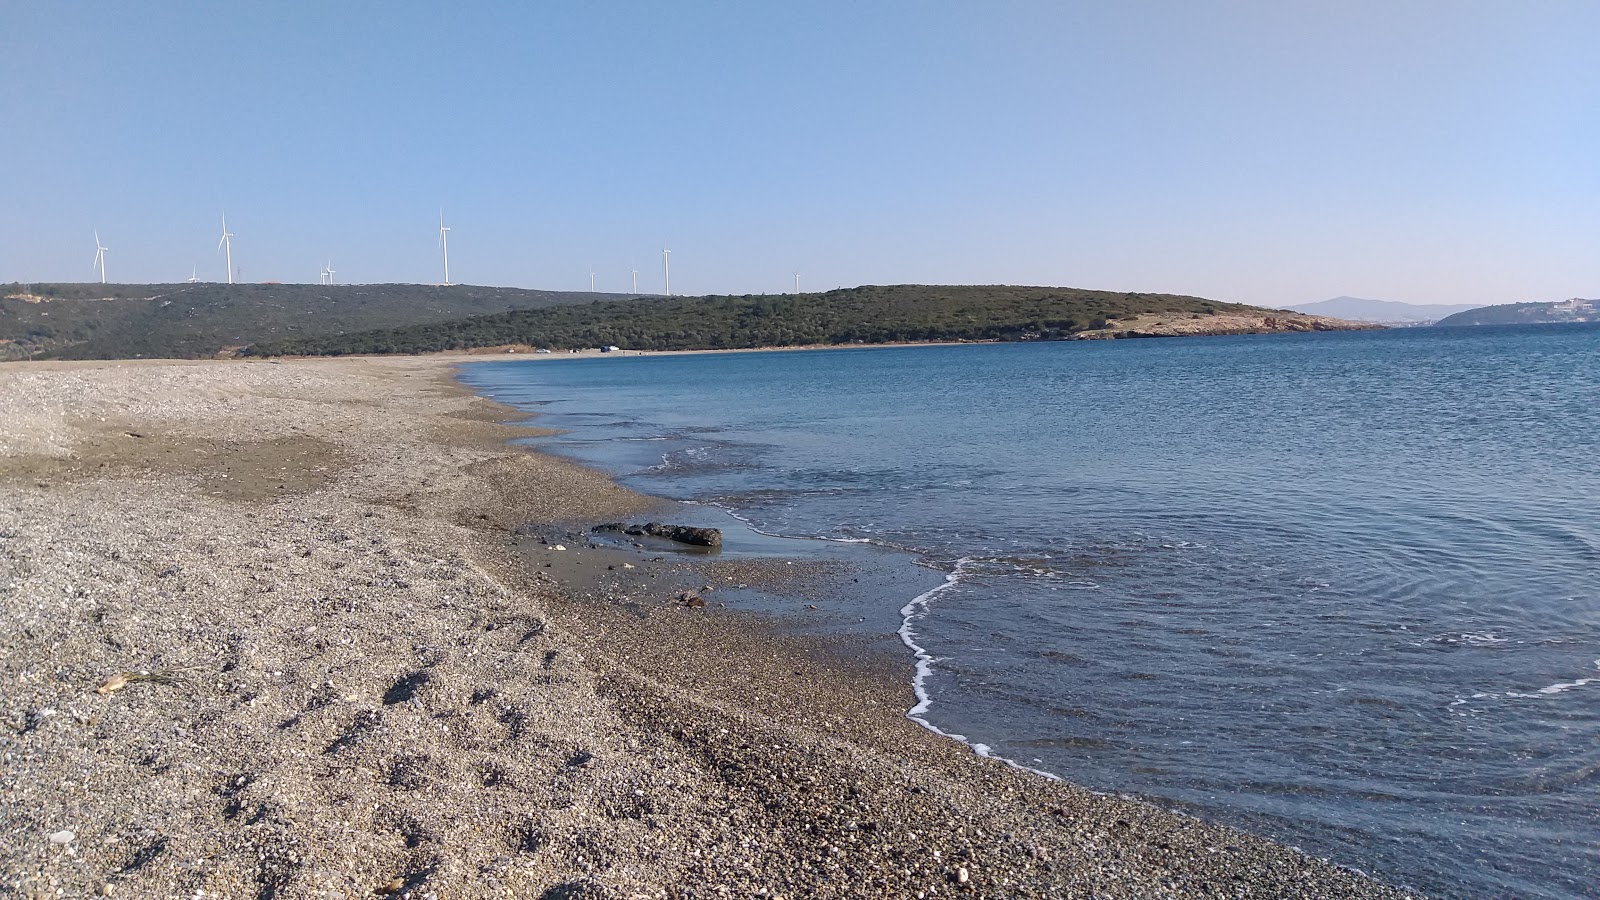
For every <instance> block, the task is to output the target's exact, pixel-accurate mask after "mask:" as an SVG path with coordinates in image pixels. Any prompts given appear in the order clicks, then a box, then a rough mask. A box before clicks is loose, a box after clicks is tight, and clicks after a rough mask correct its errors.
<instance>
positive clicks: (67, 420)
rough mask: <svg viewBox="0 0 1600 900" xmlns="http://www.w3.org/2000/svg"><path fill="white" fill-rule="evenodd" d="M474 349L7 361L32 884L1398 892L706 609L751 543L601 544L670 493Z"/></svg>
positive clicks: (449, 890)
mask: <svg viewBox="0 0 1600 900" xmlns="http://www.w3.org/2000/svg"><path fill="white" fill-rule="evenodd" d="M461 360H462V358H461V357H439V356H435V357H412V358H381V359H354V358H352V359H338V360H294V361H216V362H181V363H180V362H104V363H39V364H27V363H10V364H4V365H0V648H3V651H0V683H3V684H4V685H5V688H4V690H3V691H0V763H3V764H0V894H9V895H13V896H19V897H37V898H43V897H87V896H111V897H138V898H175V897H181V898H198V897H229V898H231V897H242V898H258V900H272V898H302V897H304V898H357V897H377V896H394V897H409V898H429V900H439V898H479V897H519V898H523V897H533V898H552V900H554V898H691V897H693V898H704V897H767V898H773V897H787V898H791V900H793V898H805V897H907V898H910V897H916V898H926V897H946V896H955V897H961V896H971V897H1106V898H1109V897H1141V898H1143V897H1208V896H1209V897H1312V898H1320V897H1326V898H1349V897H1399V896H1405V894H1403V893H1402V892H1399V891H1396V890H1393V889H1391V888H1388V887H1385V886H1383V885H1380V884H1378V883H1375V882H1373V881H1371V880H1368V879H1366V878H1364V877H1362V876H1360V875H1359V874H1357V873H1354V872H1351V871H1349V870H1345V869H1341V868H1338V867H1336V866H1333V865H1330V864H1328V863H1326V862H1322V861H1319V860H1316V859H1313V858H1310V857H1308V856H1305V855H1303V854H1301V853H1298V852H1296V851H1294V850H1292V849H1288V848H1285V847H1282V846H1279V845H1277V844H1274V843H1272V842H1269V841H1266V840H1263V839H1259V838H1256V837H1252V836H1249V835H1245V834H1242V833H1240V832H1238V831H1235V830H1232V829H1228V828H1224V827H1220V826H1214V825H1209V824H1206V823H1203V822H1200V821H1198V820H1196V819H1193V818H1189V817H1186V816H1182V815H1177V814H1174V813H1170V812H1166V811H1163V810H1160V809H1158V808H1156V807H1154V806H1152V805H1149V804H1146V803H1143V802H1140V801H1137V800H1133V799H1128V798H1119V797H1112V796H1107V795H1102V794H1097V793H1093V792H1090V791H1087V790H1084V789H1081V788H1077V787H1074V786H1073V785H1071V784H1068V783H1064V782H1057V781H1052V780H1048V779H1045V778H1042V777H1040V776H1037V775H1033V774H1030V773H1027V772H1022V771H1019V770H1017V769H1015V768H1013V767H1011V766H1008V765H1006V764H1004V763H1001V762H997V761H993V760H987V759H983V758H980V757H978V756H976V755H974V754H973V753H972V752H971V751H970V750H969V749H968V748H967V747H965V746H963V745H961V744H958V743H955V742H953V741H950V740H947V739H945V738H942V737H940V736H938V735H935V734H933V733H931V732H929V731H927V730H925V729H923V728H921V727H920V726H918V725H917V724H915V723H914V722H911V721H909V720H907V719H906V718H905V717H904V713H905V711H906V709H907V708H909V707H910V706H911V705H912V704H913V703H914V702H915V699H914V697H913V696H912V692H911V689H910V686H909V685H910V675H911V661H910V658H909V656H908V655H905V654H897V653H894V652H889V651H888V650H886V649H885V648H884V647H883V646H880V645H877V644H871V645H862V644H861V642H860V641H852V640H851V639H846V638H838V639H830V638H827V637H819V636H815V635H812V636H805V635H801V634H796V633H792V632H789V631H785V630H782V629H779V628H774V627H769V624H770V623H766V622H763V621H762V619H761V618H760V617H759V616H756V615H753V614H749V613H740V612H736V611H733V610H729V609H723V608H720V607H719V606H718V605H717V604H716V603H715V602H714V600H715V593H714V592H707V594H706V599H708V600H710V601H712V602H708V603H706V604H705V605H704V606H698V605H691V604H687V603H683V602H679V601H678V600H677V598H678V597H679V595H680V594H682V593H683V592H685V591H690V590H696V589H699V588H700V587H701V586H702V585H703V584H705V583H709V582H710V581H711V580H712V579H711V578H710V576H709V573H713V572H716V571H717V570H715V569H707V568H706V567H705V566H708V565H709V566H716V565H728V564H727V563H716V562H715V561H707V562H705V563H702V564H695V563H690V562H685V561H682V560H673V559H666V560H662V559H658V558H657V557H658V555H657V554H653V553H650V552H648V551H645V552H637V551H632V550H630V549H628V548H626V547H619V548H596V547H592V546H590V545H589V544H588V543H587V542H585V541H582V540H581V537H582V535H583V534H584V533H585V532H586V531H587V526H588V525H590V524H593V523H597V522H605V521H622V520H636V521H641V520H643V518H645V517H650V516H656V517H660V516H662V515H670V510H664V509H663V507H662V505H661V504H660V503H659V502H658V501H656V500H654V499H652V498H648V497H643V496H640V495H637V494H634V493H631V492H629V491H627V490H625V489H623V488H621V487H620V486H618V485H616V484H615V483H613V482H612V481H611V480H609V479H607V478H606V477H604V476H603V475H600V474H599V473H596V472H593V471H590V470H588V469H585V468H583V467H581V466H578V465H575V464H573V463H570V462H567V461H564V460H561V459H556V458H553V457H549V456H543V455H539V454H535V453H532V452H528V451H526V450H524V449H522V448H519V447H516V446H514V445H510V444H508V443H507V441H509V440H511V439H513V438H515V437H517V436H519V435H523V434H529V433H532V432H531V431H529V430H528V429H524V428H520V427H515V426H511V425H506V424H503V423H504V422H506V421H509V420H513V419H516V418H518V416H517V415H516V414H515V413H514V411H511V410H507V409H505V408H502V407H498V406H496V405H494V404H492V403H489V402H488V401H485V400H482V399H480V398H477V397H474V396H473V395H471V394H470V393H469V392H467V391H466V390H464V389H463V388H461V387H460V386H459V385H457V384H456V383H455V382H454V380H453V378H452V367H453V366H454V365H456V364H457V363H459V362H461ZM561 535H574V536H578V537H579V538H580V540H573V542H572V543H571V544H570V545H569V544H567V543H566V542H565V541H566V540H568V539H567V538H563V537H561ZM557 542H560V543H561V546H562V547H564V548H565V549H561V550H556V549H553V548H554V547H555V545H556V543H557ZM768 574H770V573H768ZM761 577H764V574H763V573H762V572H759V571H751V572H741V573H740V578H741V579H750V580H756V579H759V578H761Z"/></svg>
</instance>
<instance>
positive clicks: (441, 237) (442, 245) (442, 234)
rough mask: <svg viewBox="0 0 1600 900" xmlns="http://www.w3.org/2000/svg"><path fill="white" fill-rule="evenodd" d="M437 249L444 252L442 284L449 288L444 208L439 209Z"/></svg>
mask: <svg viewBox="0 0 1600 900" xmlns="http://www.w3.org/2000/svg"><path fill="white" fill-rule="evenodd" d="M439 249H441V250H443V251H444V284H445V287H449V286H450V229H448V228H446V227H445V224H444V207H442V206H441V207H439Z"/></svg>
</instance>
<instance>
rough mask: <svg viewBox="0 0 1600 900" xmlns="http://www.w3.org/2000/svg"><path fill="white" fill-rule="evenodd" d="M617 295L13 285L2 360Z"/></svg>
mask: <svg viewBox="0 0 1600 900" xmlns="http://www.w3.org/2000/svg"><path fill="white" fill-rule="evenodd" d="M616 296H618V295H615V294H609V295H608V294H592V293H583V292H560V291H530V290H522V289H518V288H491V287H474V286H471V285H452V286H449V287H442V286H438V285H421V284H358V285H344V284H340V285H316V284H235V285H228V284H10V285H5V286H4V287H3V288H0V359H19V358H20V359H27V358H38V359H48V358H64V359H121V358H128V357H137V356H145V357H161V358H185V357H201V356H212V355H215V354H217V353H218V352H222V351H225V350H227V349H229V348H238V347H243V346H248V345H251V344H255V343H258V342H261V341H281V340H289V339H293V338H317V337H323V336H336V335H339V334H341V333H345V332H364V331H368V330H371V329H375V328H395V327H400V326H406V325H416V324H421V323H430V322H445V321H451V320H456V319H461V318H464V317H467V316H474V315H483V314H487V313H497V312H504V311H506V310H512V309H531V308H538V307H546V306H554V305H560V304H564V303H566V304H570V303H590V302H593V301H594V300H595V299H596V298H597V297H616ZM642 299H649V298H642ZM629 302H639V300H633V301H629Z"/></svg>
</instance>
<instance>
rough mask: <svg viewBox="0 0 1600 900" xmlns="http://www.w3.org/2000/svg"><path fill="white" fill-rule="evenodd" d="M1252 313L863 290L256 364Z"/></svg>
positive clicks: (650, 308)
mask: <svg viewBox="0 0 1600 900" xmlns="http://www.w3.org/2000/svg"><path fill="white" fill-rule="evenodd" d="M1239 311H1245V312H1252V313H1259V312H1265V310H1256V309H1254V308H1253V307H1245V306H1239V305H1236V304H1229V303H1216V302H1213V301H1210V300H1204V299H1201V298H1199V297H1183V296H1177V295H1173V294H1124V293H1116V292H1112V291H1089V290H1077V289H1073V288H1044V287H1009V286H972V287H947V286H928V285H895V286H888V287H882V286H864V287H857V288H847V289H842V290H836V291H828V292H827V293H820V294H782V295H751V294H746V295H744V296H709V297H671V298H663V299H658V300H656V301H654V302H652V303H637V302H632V301H620V302H597V303H590V304H580V305H571V306H562V307H551V308H547V309H538V310H521V311H517V312H509V313H501V314H498V315H487V316H477V317H474V318H469V319H461V320H458V321H452V322H439V323H433V324H428V325H417V326H411V327H406V328H387V329H382V330H375V331H368V332H362V333H359V334H345V335H338V336H324V337H319V338H305V339H297V340H279V341H264V342H261V343H258V344H256V345H255V346H253V347H252V348H251V349H250V351H249V352H251V353H254V354H259V355H285V354H309V355H338V354H348V353H422V352H428V351H436V350H464V349H470V348H474V347H492V346H499V345H503V344H527V345H531V346H535V347H548V348H551V349H554V350H565V349H577V348H584V347H605V346H611V345H615V346H618V347H623V348H626V349H630V350H715V349H738V348H751V347H774V346H806V345H813V344H844V343H855V342H860V343H869V344H872V343H888V342H896V341H988V340H1054V339H1060V338H1063V337H1069V336H1071V335H1073V334H1075V333H1078V332H1081V331H1086V330H1091V329H1095V328H1102V327H1104V326H1105V324H1106V322H1107V320H1109V319H1118V318H1129V317H1132V316H1135V315H1139V314H1146V313H1170V314H1185V315H1190V316H1196V317H1200V316H1207V315H1211V314H1215V313H1219V312H1239Z"/></svg>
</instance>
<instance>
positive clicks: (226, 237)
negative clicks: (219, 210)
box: [217, 213, 233, 284]
mask: <svg viewBox="0 0 1600 900" xmlns="http://www.w3.org/2000/svg"><path fill="white" fill-rule="evenodd" d="M224 247H226V248H227V250H228V283H229V284H233V232H231V231H229V230H228V214H227V213H223V214H222V240H220V241H217V249H218V250H221V249H223V248H224Z"/></svg>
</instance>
